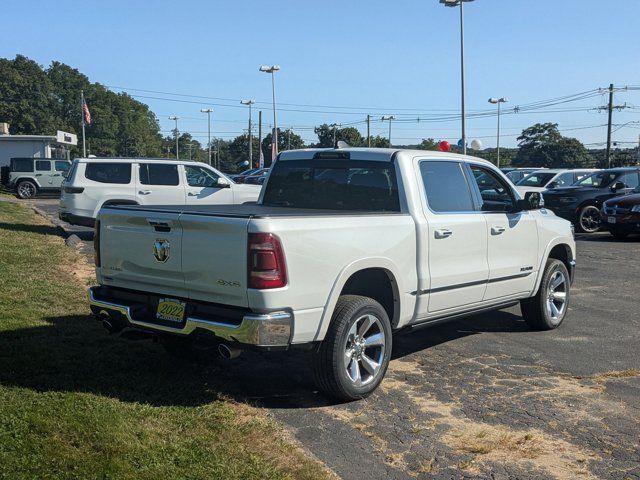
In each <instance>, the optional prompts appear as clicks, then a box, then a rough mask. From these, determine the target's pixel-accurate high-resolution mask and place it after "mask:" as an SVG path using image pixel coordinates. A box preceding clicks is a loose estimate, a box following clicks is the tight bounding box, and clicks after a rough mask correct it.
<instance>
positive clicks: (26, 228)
mask: <svg viewBox="0 0 640 480" xmlns="http://www.w3.org/2000/svg"><path fill="white" fill-rule="evenodd" d="M0 230H9V231H12V232H25V233H38V234H40V235H63V234H64V231H63V230H62V229H61V228H60V227H56V226H53V225H32V224H29V223H5V222H0Z"/></svg>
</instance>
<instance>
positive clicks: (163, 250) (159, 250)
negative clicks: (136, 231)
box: [153, 240, 171, 262]
mask: <svg viewBox="0 0 640 480" xmlns="http://www.w3.org/2000/svg"><path fill="white" fill-rule="evenodd" d="M170 249H171V244H170V243H169V240H156V241H155V242H153V256H154V257H156V260H157V261H159V262H166V261H167V260H168V259H169V251H170Z"/></svg>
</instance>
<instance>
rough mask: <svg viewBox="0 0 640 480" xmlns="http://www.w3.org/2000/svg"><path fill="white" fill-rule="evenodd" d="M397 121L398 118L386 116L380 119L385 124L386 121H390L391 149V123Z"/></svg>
mask: <svg viewBox="0 0 640 480" xmlns="http://www.w3.org/2000/svg"><path fill="white" fill-rule="evenodd" d="M395 119H396V117H394V116H393V115H389V116H385V117H382V118H381V119H380V120H381V121H383V122H384V121H385V120H389V148H391V122H393V121H394V120H395Z"/></svg>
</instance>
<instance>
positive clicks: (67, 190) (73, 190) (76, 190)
mask: <svg viewBox="0 0 640 480" xmlns="http://www.w3.org/2000/svg"><path fill="white" fill-rule="evenodd" d="M63 190H64V193H82V192H84V188H83V187H64V188H63Z"/></svg>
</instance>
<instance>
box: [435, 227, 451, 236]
mask: <svg viewBox="0 0 640 480" xmlns="http://www.w3.org/2000/svg"><path fill="white" fill-rule="evenodd" d="M451 235H453V232H452V231H451V230H449V229H448V228H440V229H439V230H436V231H435V237H436V238H448V237H450V236H451Z"/></svg>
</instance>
